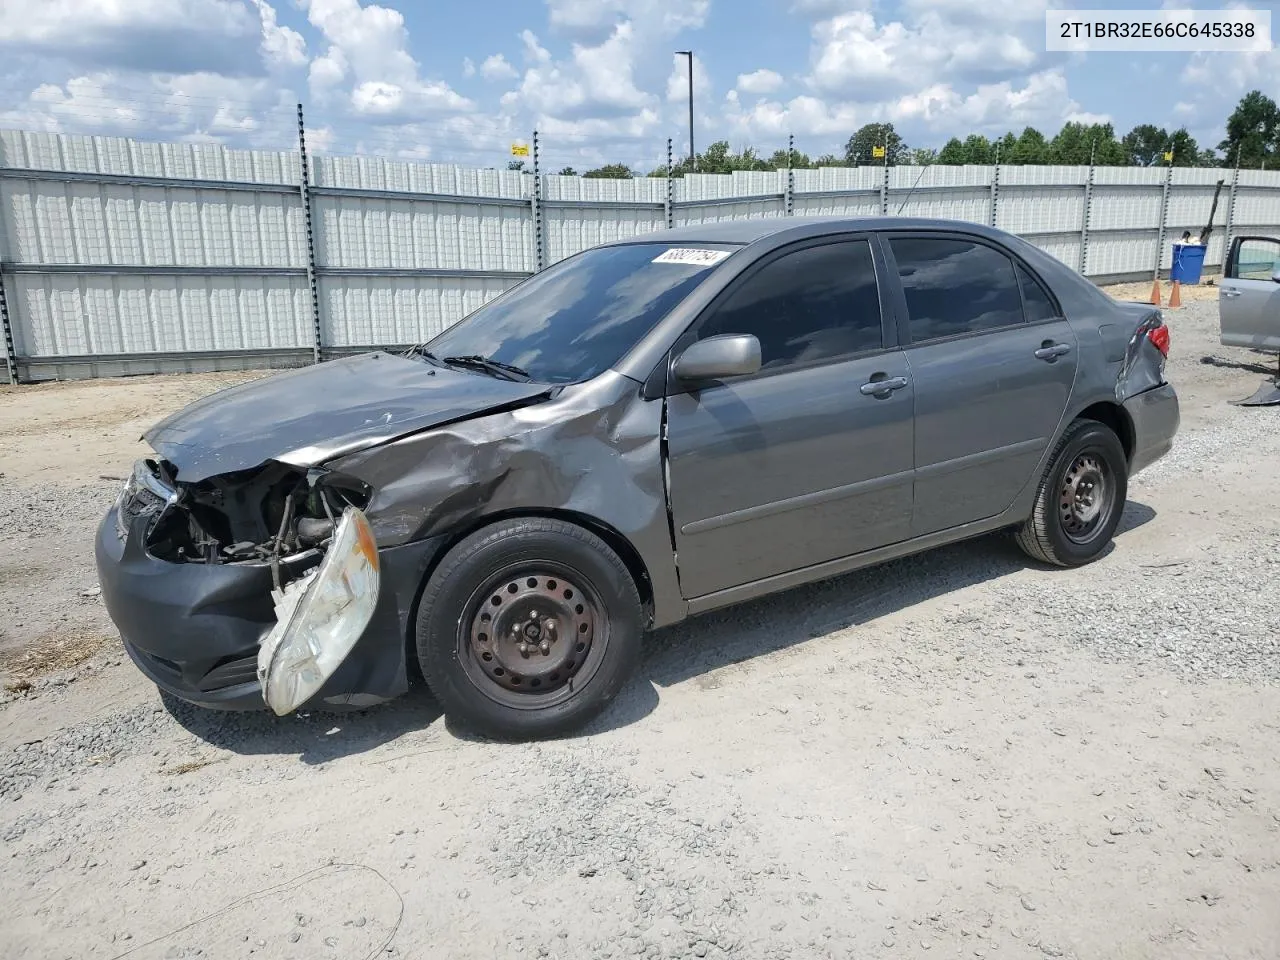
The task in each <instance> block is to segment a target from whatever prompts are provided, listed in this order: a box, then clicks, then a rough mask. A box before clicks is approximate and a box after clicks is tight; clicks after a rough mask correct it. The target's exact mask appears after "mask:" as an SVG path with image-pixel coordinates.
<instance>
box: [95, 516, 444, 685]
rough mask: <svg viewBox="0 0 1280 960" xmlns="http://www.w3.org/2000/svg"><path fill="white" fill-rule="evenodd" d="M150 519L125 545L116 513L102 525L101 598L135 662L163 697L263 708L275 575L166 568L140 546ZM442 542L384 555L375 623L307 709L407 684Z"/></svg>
mask: <svg viewBox="0 0 1280 960" xmlns="http://www.w3.org/2000/svg"><path fill="white" fill-rule="evenodd" d="M146 522H147V518H146V517H140V518H138V519H137V520H136V521H135V522H134V523H133V526H132V528H131V529H130V530H129V533H128V536H127V537H126V538H125V539H124V540H123V541H122V540H121V539H120V537H119V535H118V534H117V532H116V511H115V509H114V508H113V509H112V510H111V511H110V512H108V513H107V515H106V517H105V518H103V521H102V523H101V524H100V525H99V527H98V535H97V542H96V546H95V555H96V559H97V565H98V581H99V583H100V585H101V587H102V600H103V603H104V604H105V605H106V608H107V612H108V613H109V614H110V616H111V619H112V621H113V622H114V623H115V625H116V628H117V629H118V630H119V631H120V636H121V637H122V638H123V640H124V647H125V650H126V652H128V654H129V657H130V658H131V659H132V660H133V662H134V663H135V664H136V665H137V667H138V669H139V670H141V671H142V672H143V673H144V674H145V675H146V676H147V678H148V679H150V680H151V681H152V682H153V683H155V684H156V686H158V687H160V688H161V689H162V690H164V691H166V692H168V693H170V694H172V695H174V696H175V697H178V698H179V699H181V700H186V701H188V702H190V703H194V704H196V705H198V706H202V707H208V708H211V709H221V710H262V709H266V704H265V703H264V701H263V699H262V690H261V688H260V686H259V685H258V679H257V663H258V645H259V643H260V641H261V639H262V637H263V636H265V635H266V633H267V631H268V630H270V629H271V627H272V626H273V625H274V623H275V613H274V609H273V605H272V601H271V586H272V581H271V569H270V567H269V566H267V565H265V564H260V563H227V564H214V565H210V564H202V563H185V564H183V563H169V562H167V561H164V560H158V559H156V558H155V557H153V556H151V555H150V554H148V553H147V552H146V549H145V547H144V546H143V543H144V539H145V527H146ZM439 547H440V542H439V541H438V540H423V541H419V542H417V543H410V544H404V545H402V546H399V547H391V548H387V549H384V550H379V552H378V554H379V561H380V566H381V577H380V580H381V588H380V590H379V594H378V604H377V607H376V608H375V610H374V614H373V619H372V620H371V621H370V622H369V626H368V627H367V628H366V629H365V631H364V633H363V634H362V635H361V636H360V639H359V640H358V641H356V645H355V647H354V648H353V649H352V651H351V653H350V654H349V655H348V657H347V658H346V660H344V661H343V663H342V665H341V666H340V667H338V669H337V671H336V672H335V673H334V674H333V676H332V677H330V678H329V680H328V681H327V682H326V683H325V685H324V687H323V688H322V689H321V690H320V692H319V693H318V694H317V695H316V696H315V697H313V698H312V699H311V700H310V701H308V703H306V704H304V705H303V707H302V708H301V709H317V708H323V709H344V708H345V709H358V708H361V707H367V706H371V705H373V704H376V703H381V702H383V701H386V700H390V699H392V698H394V697H397V696H399V695H400V694H402V693H404V692H405V691H406V690H407V689H408V687H409V680H408V664H407V659H406V651H407V649H410V647H409V646H408V640H409V638H410V637H411V633H410V630H411V629H412V622H413V615H414V613H415V604H416V602H417V597H418V593H419V592H420V588H421V585H422V582H423V577H424V575H425V572H426V570H427V567H428V565H429V564H430V562H431V560H432V558H433V557H434V556H435V554H436V551H437V550H438V549H439Z"/></svg>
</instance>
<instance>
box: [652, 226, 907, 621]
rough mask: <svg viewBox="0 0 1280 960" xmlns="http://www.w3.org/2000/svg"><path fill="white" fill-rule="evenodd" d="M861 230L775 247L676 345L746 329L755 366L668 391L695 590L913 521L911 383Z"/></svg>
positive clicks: (685, 565) (900, 529) (734, 582)
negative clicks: (757, 353) (754, 344)
mask: <svg viewBox="0 0 1280 960" xmlns="http://www.w3.org/2000/svg"><path fill="white" fill-rule="evenodd" d="M881 256H882V255H881V253H880V251H879V248H878V246H876V245H873V244H871V243H870V242H869V240H868V238H867V236H866V235H859V236H846V237H837V238H832V237H827V238H821V239H819V240H816V241H808V242H806V243H803V244H797V245H794V246H791V247H787V248H784V249H783V250H781V251H776V252H774V253H772V254H767V255H766V256H765V257H763V258H762V260H761V262H760V263H759V264H757V265H756V266H755V268H754V269H752V270H749V271H747V272H746V273H745V274H744V275H743V276H741V277H739V278H738V279H737V280H736V281H735V283H734V284H732V285H731V286H729V287H728V288H726V290H725V291H724V292H723V293H722V294H721V295H720V297H718V298H717V300H716V301H715V302H713V303H712V304H711V305H710V306H709V307H708V309H707V311H706V312H705V313H703V315H702V316H701V317H700V318H699V320H698V321H697V322H696V323H695V325H694V327H693V328H692V330H691V331H690V332H689V333H687V334H686V335H685V337H684V338H683V339H682V340H681V342H680V344H679V345H678V346H677V350H676V354H677V355H678V353H679V351H680V350H681V349H683V348H685V347H687V346H688V345H689V344H690V343H692V342H695V341H696V340H699V339H704V338H706V337H711V336H717V335H721V334H735V333H736V334H752V335H754V336H755V337H756V338H757V339H758V340H759V341H760V346H761V363H762V366H761V369H760V371H759V372H758V373H756V374H752V375H750V376H743V377H735V378H731V379H727V380H724V381H717V382H710V383H707V384H698V385H693V386H689V385H682V384H680V383H678V382H676V381H675V380H674V378H673V379H672V381H671V386H670V387H669V389H668V396H667V401H666V402H667V423H666V440H667V457H668V468H669V478H668V483H669V485H670V494H669V495H670V499H671V510H672V521H673V526H674V534H675V541H676V547H677V558H678V566H679V574H680V584H681V589H682V592H683V593H684V596H685V597H686V598H688V599H693V598H695V597H702V596H706V595H708V594H712V593H715V592H717V591H720V590H726V589H729V588H732V587H736V586H739V585H742V584H747V583H751V582H753V581H758V580H762V579H765V578H768V577H771V576H775V575H778V574H784V573H788V572H790V571H793V570H797V569H800V568H802V567H807V566H810V565H813V564H818V563H822V562H824V561H827V560H834V559H837V558H840V557H845V556H849V555H852V554H856V553H861V552H863V551H866V550H871V549H873V548H875V547H880V546H884V545H886V544H889V543H893V542H896V541H899V540H903V539H906V538H907V537H908V536H909V535H910V530H911V512H912V469H913V416H914V390H913V386H912V382H911V371H910V369H909V367H908V365H907V361H906V357H905V355H904V353H903V352H902V351H901V350H900V349H898V348H897V347H896V346H894V347H887V346H886V345H887V344H892V343H895V341H896V337H895V336H894V335H893V333H892V327H891V324H890V322H888V321H889V320H891V316H892V315H891V312H890V311H889V310H888V309H886V304H885V302H884V300H883V298H882V285H881V284H880V283H879V282H878V279H877V275H878V274H881V275H882V274H883V271H884V264H883V261H882V259H881Z"/></svg>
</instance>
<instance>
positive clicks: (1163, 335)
mask: <svg viewBox="0 0 1280 960" xmlns="http://www.w3.org/2000/svg"><path fill="white" fill-rule="evenodd" d="M1147 339H1148V340H1150V341H1151V342H1152V343H1154V344H1155V345H1156V349H1157V350H1159V351H1160V356H1162V357H1164V358H1166V359H1168V356H1169V328H1168V327H1166V326H1165V325H1164V324H1160V326H1158V327H1152V328H1151V329H1150V330H1148V331H1147Z"/></svg>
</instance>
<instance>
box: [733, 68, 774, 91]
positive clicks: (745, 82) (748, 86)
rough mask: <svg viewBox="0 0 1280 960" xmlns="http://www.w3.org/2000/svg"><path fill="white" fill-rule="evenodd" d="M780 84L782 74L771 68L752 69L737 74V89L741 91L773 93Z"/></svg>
mask: <svg viewBox="0 0 1280 960" xmlns="http://www.w3.org/2000/svg"><path fill="white" fill-rule="evenodd" d="M781 86H782V75H781V74H779V73H775V72H774V71H772V70H765V69H760V70H753V71H752V72H751V73H740V74H738V84H737V89H739V90H741V91H742V92H743V93H759V94H764V93H773V92H774V91H775V90H777V89H778V88H779V87H781Z"/></svg>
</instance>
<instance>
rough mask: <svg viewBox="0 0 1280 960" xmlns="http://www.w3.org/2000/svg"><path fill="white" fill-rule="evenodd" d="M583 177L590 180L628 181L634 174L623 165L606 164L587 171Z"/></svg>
mask: <svg viewBox="0 0 1280 960" xmlns="http://www.w3.org/2000/svg"><path fill="white" fill-rule="evenodd" d="M583 176H584V177H589V178H590V179H592V180H630V179H631V178H632V177H633V176H635V174H633V173H632V172H631V168H630V167H628V166H627V165H626V164H625V163H606V164H605V165H604V166H603V167H597V168H596V169H594V170H588V171H587V172H586V173H584V174H583Z"/></svg>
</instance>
